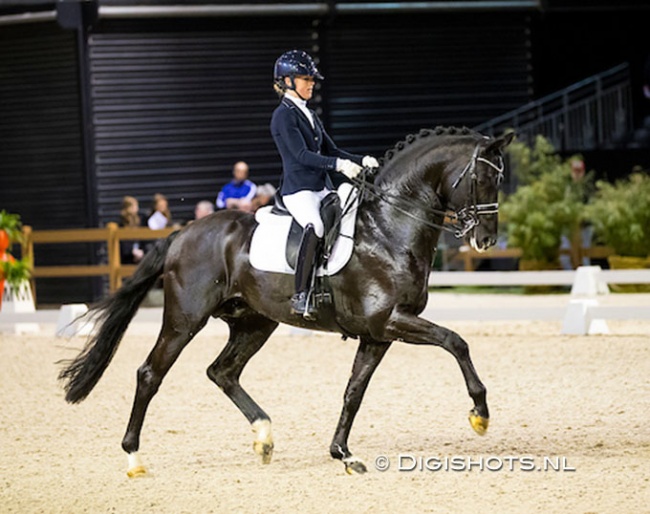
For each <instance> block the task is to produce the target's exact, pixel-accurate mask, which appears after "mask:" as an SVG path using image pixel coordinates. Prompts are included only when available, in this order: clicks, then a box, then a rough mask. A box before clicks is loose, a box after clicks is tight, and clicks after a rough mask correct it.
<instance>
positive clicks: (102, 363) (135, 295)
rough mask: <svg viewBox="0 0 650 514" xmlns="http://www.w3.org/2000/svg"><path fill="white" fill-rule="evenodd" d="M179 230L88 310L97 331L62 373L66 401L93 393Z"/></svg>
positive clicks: (80, 399)
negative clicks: (113, 292) (127, 277)
mask: <svg viewBox="0 0 650 514" xmlns="http://www.w3.org/2000/svg"><path fill="white" fill-rule="evenodd" d="M177 234H178V232H174V233H172V234H171V235H170V236H169V237H168V238H166V239H161V240H159V241H157V242H156V244H155V246H154V247H153V249H152V250H151V251H149V252H147V254H146V255H145V256H144V259H142V261H141V262H140V265H139V266H138V267H137V268H136V270H135V273H134V274H133V276H132V277H131V278H130V279H129V280H126V281H125V283H124V285H123V286H122V287H121V288H120V289H118V290H117V291H116V292H115V294H113V295H112V296H109V297H108V298H106V299H104V300H102V301H100V302H99V303H98V304H97V305H95V306H94V307H93V308H92V309H91V310H90V311H88V313H87V314H86V315H87V316H90V317H94V319H95V320H96V326H98V327H99V328H98V330H97V332H96V333H95V335H93V336H92V337H91V338H90V339H88V342H87V343H86V346H85V347H84V349H83V350H82V351H81V353H80V354H79V355H78V356H77V357H76V358H75V359H74V360H72V361H67V362H65V364H66V367H65V368H64V369H63V370H62V371H61V373H60V374H59V380H63V381H65V384H64V386H63V388H64V389H65V392H66V395H65V399H66V401H68V402H70V403H79V402H81V401H82V400H83V399H85V398H86V396H88V395H89V394H90V391H92V390H93V388H94V387H95V385H97V382H99V379H100V378H101V376H102V374H103V373H104V370H106V368H107V367H108V365H109V364H110V362H111V359H112V358H113V355H114V354H115V351H116V350H117V347H118V345H119V344H120V341H121V340H122V336H123V335H124V332H125V331H126V329H127V327H128V326H129V323H131V320H132V319H133V316H135V313H136V312H137V310H138V307H139V306H140V303H142V300H143V299H144V297H145V296H146V294H147V292H148V291H149V290H150V289H151V288H152V287H153V285H154V284H155V283H156V280H157V279H158V277H159V276H160V274H161V273H162V271H163V267H164V264H165V258H166V257H167V252H168V251H169V247H170V246H171V244H172V242H173V241H174V239H175V238H176V236H177Z"/></svg>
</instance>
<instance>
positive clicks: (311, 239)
mask: <svg viewBox="0 0 650 514" xmlns="http://www.w3.org/2000/svg"><path fill="white" fill-rule="evenodd" d="M320 243H321V240H320V238H319V237H318V236H317V235H316V232H315V231H314V226H313V225H312V224H311V223H310V224H309V225H307V226H306V227H305V230H304V231H303V233H302V241H300V250H299V251H298V260H297V262H296V294H294V295H293V296H292V297H291V312H293V313H294V314H300V315H302V316H303V317H305V318H306V319H315V314H316V308H315V306H314V305H313V304H312V305H308V304H307V303H308V300H309V292H310V289H311V287H312V280H313V276H314V271H315V270H314V268H315V266H316V260H317V257H318V253H319V252H318V249H319V247H320Z"/></svg>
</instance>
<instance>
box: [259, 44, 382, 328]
mask: <svg viewBox="0 0 650 514" xmlns="http://www.w3.org/2000/svg"><path fill="white" fill-rule="evenodd" d="M273 79H274V88H275V90H276V91H277V92H278V94H279V95H281V98H282V100H281V102H280V105H279V106H278V107H277V108H276V109H275V111H274V112H273V117H272V119H271V134H272V135H273V140H274V141H275V144H276V146H277V148H278V151H279V152H280V156H281V158H282V167H283V176H282V184H281V187H280V195H281V196H282V200H283V202H284V205H285V206H286V208H287V210H288V211H289V213H291V215H292V216H293V217H294V218H295V220H296V221H297V222H298V223H299V224H300V226H301V227H302V228H303V236H302V241H301V243H300V250H299V252H298V261H297V263H296V292H295V294H294V295H293V297H292V298H291V309H292V312H294V313H296V314H300V315H302V316H304V317H305V318H307V319H314V314H315V312H316V311H315V308H314V306H313V305H309V288H310V286H311V282H312V275H313V272H314V267H315V265H316V257H317V254H318V248H319V246H320V242H321V238H322V237H323V235H324V227H323V221H322V220H321V217H320V202H321V200H322V199H323V198H325V197H326V196H327V195H328V194H329V193H330V192H331V191H332V190H333V189H334V184H335V183H340V182H341V180H340V179H341V178H343V177H342V176H341V175H339V176H338V177H337V176H336V175H331V174H334V173H335V172H340V173H342V174H343V175H345V176H346V177H348V178H350V179H352V178H354V177H356V176H357V175H358V174H359V172H360V171H361V166H367V167H377V166H378V165H379V164H378V162H377V160H376V159H375V158H374V157H370V156H369V155H366V156H365V157H364V156H361V155H355V154H351V153H348V152H346V151H344V150H341V149H340V148H338V147H337V146H336V145H335V144H334V141H332V139H331V138H330V136H329V135H328V134H327V132H326V131H325V128H324V127H323V123H322V122H321V120H320V119H319V118H318V115H317V114H316V113H315V112H314V111H312V110H311V109H309V108H308V107H307V101H308V100H309V99H311V97H312V95H313V92H314V84H315V81H316V79H318V80H322V79H323V76H322V75H321V74H320V73H319V71H318V68H316V64H315V63H314V60H313V59H312V58H311V57H310V56H309V54H307V53H306V52H303V51H301V50H291V51H289V52H285V53H283V54H282V55H281V56H280V57H279V58H278V60H277V61H276V62H275V68H274V71H273Z"/></svg>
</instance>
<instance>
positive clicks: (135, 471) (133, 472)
mask: <svg viewBox="0 0 650 514" xmlns="http://www.w3.org/2000/svg"><path fill="white" fill-rule="evenodd" d="M146 474H147V468H145V467H144V466H136V467H135V468H131V469H129V470H128V471H127V472H126V476H128V477H129V478H137V477H143V476H145V475H146Z"/></svg>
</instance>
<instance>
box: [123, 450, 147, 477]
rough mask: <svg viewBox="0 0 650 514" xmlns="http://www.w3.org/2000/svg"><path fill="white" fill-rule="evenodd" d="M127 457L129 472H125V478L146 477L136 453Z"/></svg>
mask: <svg viewBox="0 0 650 514" xmlns="http://www.w3.org/2000/svg"><path fill="white" fill-rule="evenodd" d="M127 457H128V460H129V470H128V471H127V472H126V476H128V477H129V478H136V477H143V476H145V475H147V468H145V467H144V464H142V460H141V459H140V456H139V455H138V452H133V453H129V454H128V456H127Z"/></svg>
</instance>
